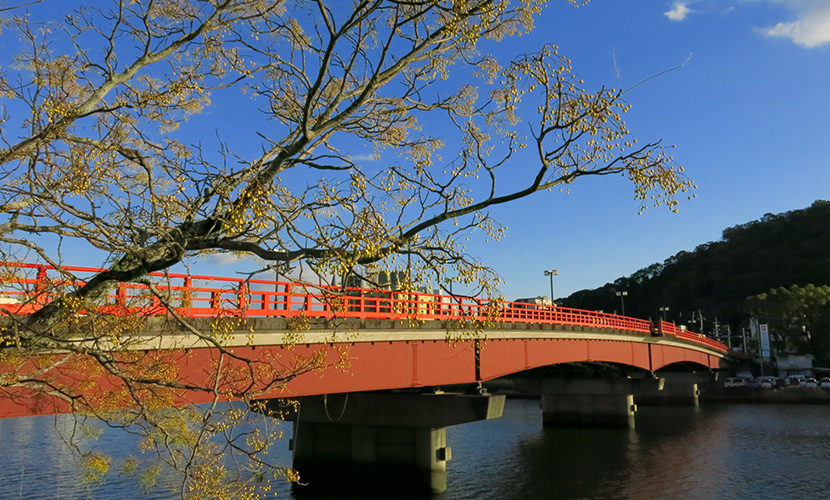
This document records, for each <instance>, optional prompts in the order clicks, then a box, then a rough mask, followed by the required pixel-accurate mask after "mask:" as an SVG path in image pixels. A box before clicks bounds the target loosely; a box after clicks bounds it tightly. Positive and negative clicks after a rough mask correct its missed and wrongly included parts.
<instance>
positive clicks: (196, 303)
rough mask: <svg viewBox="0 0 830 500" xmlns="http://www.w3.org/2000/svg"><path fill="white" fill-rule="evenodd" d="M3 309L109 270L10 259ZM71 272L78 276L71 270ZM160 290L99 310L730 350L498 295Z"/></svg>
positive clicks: (0, 288)
mask: <svg viewBox="0 0 830 500" xmlns="http://www.w3.org/2000/svg"><path fill="white" fill-rule="evenodd" d="M0 268H5V272H4V273H3V274H2V275H0V309H3V310H5V311H6V312H7V313H11V314H31V313H32V312H34V311H36V310H37V309H39V308H40V307H42V306H43V305H45V304H47V303H49V302H50V301H51V300H53V299H54V298H55V297H57V296H58V295H59V294H60V293H62V292H65V291H68V290H69V289H71V288H74V287H78V286H81V285H83V283H84V275H88V277H91V276H93V275H94V274H97V273H99V272H101V271H102V270H101V269H96V268H86V267H74V266H64V267H63V268H61V269H62V270H63V271H59V270H58V269H55V268H54V267H52V266H44V265H35V264H19V263H6V264H2V265H0ZM70 273H71V275H72V277H69V274H70ZM149 276H150V278H152V283H153V287H154V288H155V292H156V293H151V290H150V287H148V286H147V285H145V284H137V283H120V284H119V285H118V286H117V287H116V289H115V291H114V292H113V293H111V294H109V296H108V297H107V301H106V303H105V304H104V305H101V306H99V311H100V312H103V313H107V314H117V315H127V314H131V315H143V316H156V315H165V314H168V313H169V312H168V311H169V309H168V307H169V308H170V309H172V310H174V311H175V312H176V313H178V314H181V315H183V316H187V317H215V316H235V317H249V318H250V317H288V318H290V317H297V316H304V317H308V318H334V317H338V318H360V319H387V320H413V319H415V320H452V319H455V320H462V321H469V320H475V321H490V322H495V323H537V324H555V325H572V326H581V327H591V328H600V329H614V330H624V331H627V332H631V333H634V334H639V335H643V334H646V335H654V334H657V335H672V336H675V337H677V338H680V339H685V340H689V341H692V342H695V343H698V344H703V345H706V346H708V347H711V348H714V349H716V350H719V351H723V352H726V350H727V348H726V346H724V345H723V344H721V343H719V342H716V341H714V340H712V339H710V338H708V337H706V336H704V335H700V334H697V333H694V332H690V331H687V330H683V329H681V328H678V327H677V326H675V325H674V324H673V323H668V322H665V321H659V322H655V323H652V322H651V321H648V320H643V319H636V318H629V317H626V316H619V315H616V314H607V313H602V312H596V311H586V310H582V309H571V308H567V307H558V306H547V305H536V304H528V303H524V302H508V301H490V300H486V299H477V298H472V297H464V296H458V295H438V294H430V293H421V292H414V291H401V290H375V289H366V288H340V287H327V286H311V285H306V284H301V283H295V282H287V281H269V280H255V279H240V278H222V277H215V276H194V275H189V274H176V273H151V274H150V275H149Z"/></svg>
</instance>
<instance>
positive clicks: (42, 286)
mask: <svg viewBox="0 0 830 500" xmlns="http://www.w3.org/2000/svg"><path fill="white" fill-rule="evenodd" d="M46 280H47V276H46V266H37V280H36V281H35V302H36V303H37V304H40V305H43V304H46V302H47V300H46V297H45V296H44V294H45V293H46Z"/></svg>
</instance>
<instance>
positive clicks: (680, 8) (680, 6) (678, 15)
mask: <svg viewBox="0 0 830 500" xmlns="http://www.w3.org/2000/svg"><path fill="white" fill-rule="evenodd" d="M690 13H692V10H691V9H689V7H688V6H687V5H686V2H680V1H677V2H674V4H673V5H672V7H671V9H669V10H668V11H666V12H664V13H663V14H665V15H666V17H668V18H669V19H671V20H672V21H677V22H680V21H682V20H684V19H686V16H688V15H689V14H690Z"/></svg>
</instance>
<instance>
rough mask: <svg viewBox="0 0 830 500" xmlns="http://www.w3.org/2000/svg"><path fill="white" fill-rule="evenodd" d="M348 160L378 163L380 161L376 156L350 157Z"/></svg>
mask: <svg viewBox="0 0 830 500" xmlns="http://www.w3.org/2000/svg"><path fill="white" fill-rule="evenodd" d="M349 158H351V159H352V161H378V160H379V159H380V158H379V157H378V156H377V155H373V154H372V155H367V154H362V155H351V156H350V157H349Z"/></svg>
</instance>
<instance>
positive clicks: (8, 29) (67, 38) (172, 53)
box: [0, 0, 693, 490]
mask: <svg viewBox="0 0 830 500" xmlns="http://www.w3.org/2000/svg"><path fill="white" fill-rule="evenodd" d="M568 1H569V3H572V4H574V5H576V4H577V3H578V2H577V1H576V0H568ZM544 3H545V2H543V1H541V0H515V1H511V0H466V1H460V0H423V1H421V0H406V1H403V0H353V1H352V2H351V5H348V6H347V5H345V2H327V1H324V0H315V1H311V0H309V1H301V0H286V1H282V2H280V1H273V0H156V1H153V2H149V1H146V2H128V1H124V0H121V1H118V0H113V2H112V4H111V5H110V6H108V7H106V8H104V7H92V8H84V9H83V10H82V11H78V12H75V13H73V14H71V15H69V16H68V17H66V18H65V19H64V20H63V22H56V23H51V24H33V22H32V21H30V20H29V18H28V17H26V16H23V15H20V16H17V17H13V18H11V19H8V20H7V21H6V23H5V26H4V27H3V30H4V31H3V36H4V38H6V39H8V38H9V37H13V36H14V34H16V35H17V36H18V37H19V39H18V41H19V49H20V50H19V51H18V52H17V53H16V54H14V55H13V56H11V55H10V56H6V60H5V61H2V64H0V68H2V70H3V71H4V73H2V74H0V96H1V97H0V106H2V109H0V166H2V179H3V183H2V185H0V214H2V216H0V217H2V218H0V241H2V244H3V245H2V252H3V255H4V259H5V260H6V261H10V262H15V261H21V260H36V261H37V262H41V263H47V264H50V265H53V266H55V267H56V268H58V269H63V270H64V274H65V276H66V281H65V283H71V284H72V285H71V286H69V285H66V286H63V287H62V288H61V289H60V290H59V293H60V295H59V296H58V297H57V298H54V299H53V300H50V301H44V302H45V303H43V304H41V305H40V307H39V308H38V309H37V311H36V312H34V313H33V314H31V315H29V316H27V317H26V318H23V319H18V321H19V322H20V324H19V325H18V327H17V330H16V333H15V335H14V342H15V343H16V344H17V347H16V348H15V349H16V350H17V352H19V358H18V359H20V360H23V359H25V357H26V356H28V355H31V354H35V353H54V352H56V350H61V352H68V353H72V355H73V356H75V358H73V359H84V362H85V363H87V369H93V368H94V369H96V370H100V371H101V372H103V373H106V374H108V375H110V376H115V377H118V378H119V379H121V380H122V381H125V384H126V387H127V388H128V390H127V392H126V393H125V394H126V395H127V396H128V397H125V398H124V400H123V401H119V402H118V404H113V407H114V408H116V409H118V410H119V412H120V413H119V414H120V415H126V417H124V416H122V417H114V416H113V415H112V414H109V413H107V414H106V415H104V413H106V412H103V410H102V406H101V405H97V406H96V404H94V403H93V402H91V401H89V400H88V398H87V399H84V397H83V396H84V392H83V389H82V388H81V387H66V386H62V387H49V386H48V383H47V382H46V381H47V380H48V377H45V375H43V374H41V376H37V377H33V376H31V373H29V374H28V375H25V376H24V374H23V372H20V371H18V372H13V374H12V375H9V376H8V377H6V379H4V382H3V385H4V386H6V387H15V386H26V385H27V384H28V385H29V386H31V387H38V388H39V389H40V390H44V391H47V392H48V391H52V392H55V393H57V394H59V395H60V396H61V397H63V398H65V399H66V400H67V401H69V402H71V403H72V404H80V401H82V402H83V405H85V406H84V408H86V411H88V412H91V413H92V414H95V415H98V416H102V417H106V418H110V419H116V420H117V421H118V422H119V423H120V424H122V425H125V426H128V425H133V424H135V423H137V422H143V423H144V424H143V425H145V426H147V427H146V429H147V431H146V432H145V436H155V438H154V439H150V438H148V439H150V440H151V441H152V443H153V445H159V443H160V442H161V441H163V440H161V441H160V439H159V436H160V435H162V434H164V435H167V436H168V441H169V433H171V432H172V431H170V429H172V428H173V427H174V426H170V425H169V421H170V420H165V419H170V418H173V419H180V418H183V417H182V415H183V414H184V413H183V411H181V412H172V411H167V410H163V409H161V407H160V406H158V405H156V406H153V405H149V404H148V403H147V401H148V400H149V399H152V398H149V399H148V396H147V394H151V393H152V394H156V393H155V392H154V391H156V390H157V389H158V388H166V389H169V390H175V389H178V388H181V386H182V384H184V383H183V382H181V381H180V380H179V379H177V378H176V377H175V376H174V375H172V374H164V373H161V371H159V369H158V367H159V366H160V363H161V360H159V359H152V355H147V354H145V355H142V356H139V355H137V354H134V353H133V354H129V353H127V354H125V353H126V351H125V347H124V346H127V345H129V342H130V338H131V335H132V334H133V333H134V332H136V331H139V330H140V329H141V328H143V326H141V325H136V324H133V323H130V322H128V321H125V320H124V319H123V318H113V317H110V316H106V315H98V316H95V315H93V316H86V317H84V318H83V319H79V317H78V316H77V315H76V314H75V313H77V312H78V311H80V310H84V311H91V310H94V308H95V306H96V304H100V302H101V301H102V300H103V299H104V298H105V297H106V295H107V294H108V293H110V292H111V291H112V290H113V289H114V288H115V287H117V286H118V285H119V284H120V283H145V284H146V285H147V286H148V287H150V289H151V290H152V289H153V286H154V285H153V282H152V281H148V280H147V276H148V273H151V272H155V271H164V270H166V269H168V268H170V266H173V265H175V264H179V263H185V264H186V263H188V262H191V261H192V259H194V258H196V257H199V256H202V255H205V254H215V253H236V254H241V255H249V256H252V257H254V258H256V259H258V260H259V261H260V262H261V263H262V269H263V270H265V269H279V270H280V271H281V272H283V273H285V272H288V270H289V269H290V268H291V267H292V266H295V267H296V266H299V265H303V266H305V268H306V269H310V270H311V271H313V273H314V274H315V275H317V276H332V275H334V276H340V277H345V276H347V275H349V274H352V273H356V274H359V275H366V269H367V266H373V267H374V268H376V269H395V268H400V267H401V266H402V265H404V264H403V263H404V261H405V262H407V263H408V265H409V266H410V267H411V268H412V269H413V271H412V273H411V275H410V276H411V280H412V281H413V282H417V281H424V280H429V279H435V278H436V277H438V276H443V275H447V274H448V273H452V274H454V275H458V276H459V280H461V281H464V282H466V283H468V284H473V283H475V284H478V285H481V286H482V289H483V291H484V293H488V292H492V291H493V290H494V284H495V283H496V280H497V278H496V276H495V274H494V273H492V271H491V270H489V269H487V268H486V267H484V266H482V265H481V264H480V263H478V262H477V261H475V260H474V259H473V258H471V257H470V256H469V255H468V254H467V253H466V249H465V248H464V241H465V238H466V237H468V235H469V233H470V232H471V231H474V230H477V231H484V232H485V233H486V234H487V235H488V236H489V237H491V238H493V239H498V238H499V237H500V236H501V234H502V232H503V229H504V228H503V227H501V226H500V225H499V224H498V223H496V222H495V221H494V220H493V219H492V218H491V217H490V215H489V212H488V210H489V209H490V208H491V207H495V206H498V205H501V204H505V203H508V202H510V201H513V200H516V199H520V198H523V197H526V196H529V195H531V194H533V193H536V192H539V191H550V190H558V189H560V188H565V189H566V188H567V186H568V185H569V184H570V183H572V182H574V181H576V180H577V179H578V178H580V177H583V176H603V175H621V176H624V177H627V178H628V179H629V180H630V181H631V182H632V183H633V185H634V190H635V197H636V198H637V199H639V200H642V202H643V203H644V205H643V206H644V207H645V204H646V203H651V202H652V200H654V202H655V203H657V204H660V203H665V204H667V205H668V206H669V207H670V208H672V209H674V206H675V204H676V199H675V196H676V195H677V194H679V193H684V192H686V191H687V190H689V189H690V188H691V187H693V186H692V185H691V183H690V182H689V181H688V180H686V179H685V178H684V177H683V176H682V174H681V172H682V169H681V168H680V167H678V166H676V165H675V164H674V163H673V160H672V159H671V157H669V156H667V155H666V154H665V152H664V151H663V148H662V147H661V146H660V144H659V143H645V144H638V143H637V141H636V140H634V139H632V138H630V136H629V131H628V130H627V128H626V126H625V124H624V122H623V119H622V115H623V114H624V113H625V112H626V111H627V110H628V106H627V105H626V104H625V103H624V102H623V101H622V95H623V91H622V90H620V89H607V88H600V89H598V90H596V91H588V90H586V89H585V88H584V86H583V82H582V81H581V80H580V79H579V77H577V76H575V75H574V74H573V73H572V69H571V65H570V61H568V60H567V59H566V58H564V57H562V56H560V55H558V53H557V49H556V47H554V46H545V47H540V48H539V50H538V51H537V52H535V53H533V54H526V55H520V56H518V57H516V58H515V59H513V60H512V61H507V62H505V61H501V60H499V59H498V58H497V57H494V56H491V55H489V54H487V53H486V52H485V50H486V49H487V48H488V47H492V44H493V43H494V42H497V41H500V40H503V39H508V38H510V37H513V36H516V35H519V34H521V33H524V32H527V31H529V30H531V29H532V28H533V20H534V17H535V16H536V14H538V12H539V11H540V9H541V8H542V4H544ZM39 7H40V6H39ZM11 13H12V14H18V12H16V11H13V12H11ZM217 103H220V104H221V103H226V104H227V105H228V106H231V107H233V108H234V110H235V114H234V115H233V116H221V115H217V123H211V124H210V125H211V127H210V128H208V127H205V120H203V119H202V120H200V119H199V117H198V116H197V114H198V113H199V112H200V111H203V110H205V109H208V110H210V109H213V107H216V106H217ZM528 103H530V104H528ZM206 130H208V131H209V132H207V133H206V132H205V131H206ZM239 130H241V131H242V132H243V133H246V134H247V136H245V137H244V138H243V139H239V138H238V131H239ZM214 131H215V132H214ZM230 137H233V139H230ZM363 146H365V147H366V148H367V149H366V150H358V149H357V148H359V147H363ZM356 151H368V155H371V156H372V157H373V158H374V159H375V160H376V161H365V160H364V159H362V154H363V153H361V154H358V153H356ZM384 152H394V153H396V154H397V159H396V160H395V161H392V162H389V163H388V164H382V166H379V165H381V163H380V161H379V159H380V158H381V157H383V158H386V156H385V155H384V156H382V154H383V153H384ZM505 179H509V182H506V181H505ZM517 186H518V187H517ZM70 241H71V242H75V243H73V244H75V245H85V246H86V247H87V248H89V249H90V250H91V251H93V252H92V253H91V255H102V256H105V257H104V258H105V262H104V263H103V264H104V266H103V267H106V268H107V269H108V270H106V271H103V272H100V273H97V274H95V275H94V276H90V277H86V278H85V279H83V281H82V282H78V281H77V280H76V278H77V276H75V275H73V273H72V271H71V270H68V269H66V268H65V267H62V266H65V265H67V264H68V262H65V258H64V256H63V254H62V251H61V249H62V248H64V246H65V245H66V244H68V243H69V242H70ZM95 252H97V253H95ZM84 264H86V263H84ZM9 272H10V273H14V272H16V271H15V268H10V271H9ZM156 291H157V292H158V290H156ZM157 295H158V296H159V298H160V299H164V294H163V293H157ZM171 314H172V316H173V317H174V318H176V319H179V320H181V321H182V324H183V325H185V326H182V327H183V328H187V329H188V330H189V331H193V332H194V334H201V335H203V336H204V338H205V339H206V340H207V341H209V342H213V343H214V345H215V346H216V348H217V349H219V350H220V351H221V350H222V348H223V344H222V342H221V340H219V339H218V337H217V336H216V335H215V333H213V332H200V331H199V329H198V328H197V327H195V326H194V325H192V324H186V321H185V320H184V319H183V318H179V317H178V316H177V315H176V314H175V311H171ZM73 322H74V323H73ZM79 322H81V323H83V325H82V326H83V328H81V327H79V326H78V323H79ZM79 331H84V335H86V337H85V338H87V339H93V340H94V341H92V342H87V343H84V344H79V343H78V342H77V335H78V333H77V332H79ZM105 331H106V332H107V333H106V334H101V335H99V336H95V335H94V334H93V333H92V332H105ZM73 332H74V333H73ZM113 332H115V333H113ZM104 340H106V342H105V341H104ZM7 351H8V350H7ZM223 355H226V356H229V357H230V356H232V353H231V352H230V351H227V352H224V351H223ZM158 356H161V355H160V354H159V355H158ZM62 359H63V358H62ZM66 359H68V358H66ZM238 361H240V362H243V365H244V364H245V363H244V361H245V360H238ZM55 362H56V363H60V362H66V361H65V359H63V360H56V361H55ZM321 362H322V361H321V360H320V359H313V357H310V358H308V359H303V360H300V361H298V362H297V363H295V364H292V365H291V366H290V368H289V369H285V370H283V371H279V372H278V371H273V372H270V373H264V374H263V373H259V374H258V375H256V377H260V378H261V379H260V380H256V381H254V382H252V383H251V384H250V385H249V386H246V387H247V389H245V388H239V387H237V388H236V389H234V391H236V392H234V391H231V392H233V394H232V396H233V397H237V398H245V397H246V396H248V395H250V394H254V393H256V392H257V391H261V390H262V389H263V388H268V387H272V386H273V385H274V384H281V383H284V382H285V381H287V380H289V379H290V378H291V377H293V376H296V375H297V374H298V373H303V372H304V371H307V370H311V369H314V368H315V367H318V366H320V364H321ZM162 364H163V363H162ZM219 365H221V363H220V364H219ZM52 368H54V365H48V366H44V367H43V372H44V373H45V372H48V371H49V370H50V369H52ZM248 368H250V364H249V365H248ZM220 369H221V366H217V370H220ZM154 370H155V371H154ZM251 373H254V371H251ZM15 374H17V375H15ZM15 377H16V378H15ZM251 377H254V376H253V375H252V376H251ZM256 377H254V378H256ZM216 380H219V377H218V376H217V377H215V378H214V381H216ZM188 388H189V389H198V390H204V391H215V392H216V393H217V399H220V397H219V396H220V394H219V393H221V392H222V390H220V389H218V388H217V387H212V386H206V387H195V386H194V387H188ZM222 395H225V394H222ZM150 406H152V408H149V407H150ZM127 409H128V410H130V411H125V410H127ZM190 416H191V418H190V422H193V421H207V420H209V419H208V418H207V417H206V416H205V413H204V412H198V411H197V412H196V413H192V414H190ZM119 419H120V420H119ZM165 422H167V423H165ZM185 427H188V426H185ZM191 427H192V426H191ZM220 427H221V426H219V427H216V426H214V427H212V429H213V430H212V432H213V433H216V432H218V431H217V429H219V428H220ZM188 428H190V427H188ZM202 429H204V427H202ZM191 441H192V442H196V443H199V444H201V445H204V446H207V445H206V444H205V443H207V442H208V441H209V440H206V439H201V438H199V439H193V440H191ZM178 442H182V441H178ZM170 449H172V450H173V451H170ZM213 451H215V450H213ZM159 456H160V457H162V458H163V459H164V460H166V461H167V462H168V463H170V464H171V465H173V466H174V467H176V468H178V469H179V470H182V471H183V472H184V477H185V479H184V481H185V484H187V485H193V484H197V483H198V484H203V483H205V481H206V479H205V477H206V475H205V474H203V471H201V472H198V473H197V472H194V470H197V468H196V467H194V466H193V464H194V463H195V461H194V460H193V459H192V456H189V455H187V453H185V452H184V451H182V450H181V449H178V448H176V447H175V446H173V447H172V448H168V451H167V452H166V454H163V453H162V452H161V451H159ZM188 457H190V458H188ZM210 457H215V454H214V453H205V454H204V455H202V462H200V463H205V464H207V465H205V467H210V466H213V465H215V463H214V462H211V458H210ZM96 460H97V459H96ZM93 463H99V464H100V462H95V461H94V460H93ZM199 481H202V483H199ZM223 484H225V483H223ZM212 486H216V487H219V486H217V485H212ZM222 487H225V486H222ZM183 490H186V488H183Z"/></svg>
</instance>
